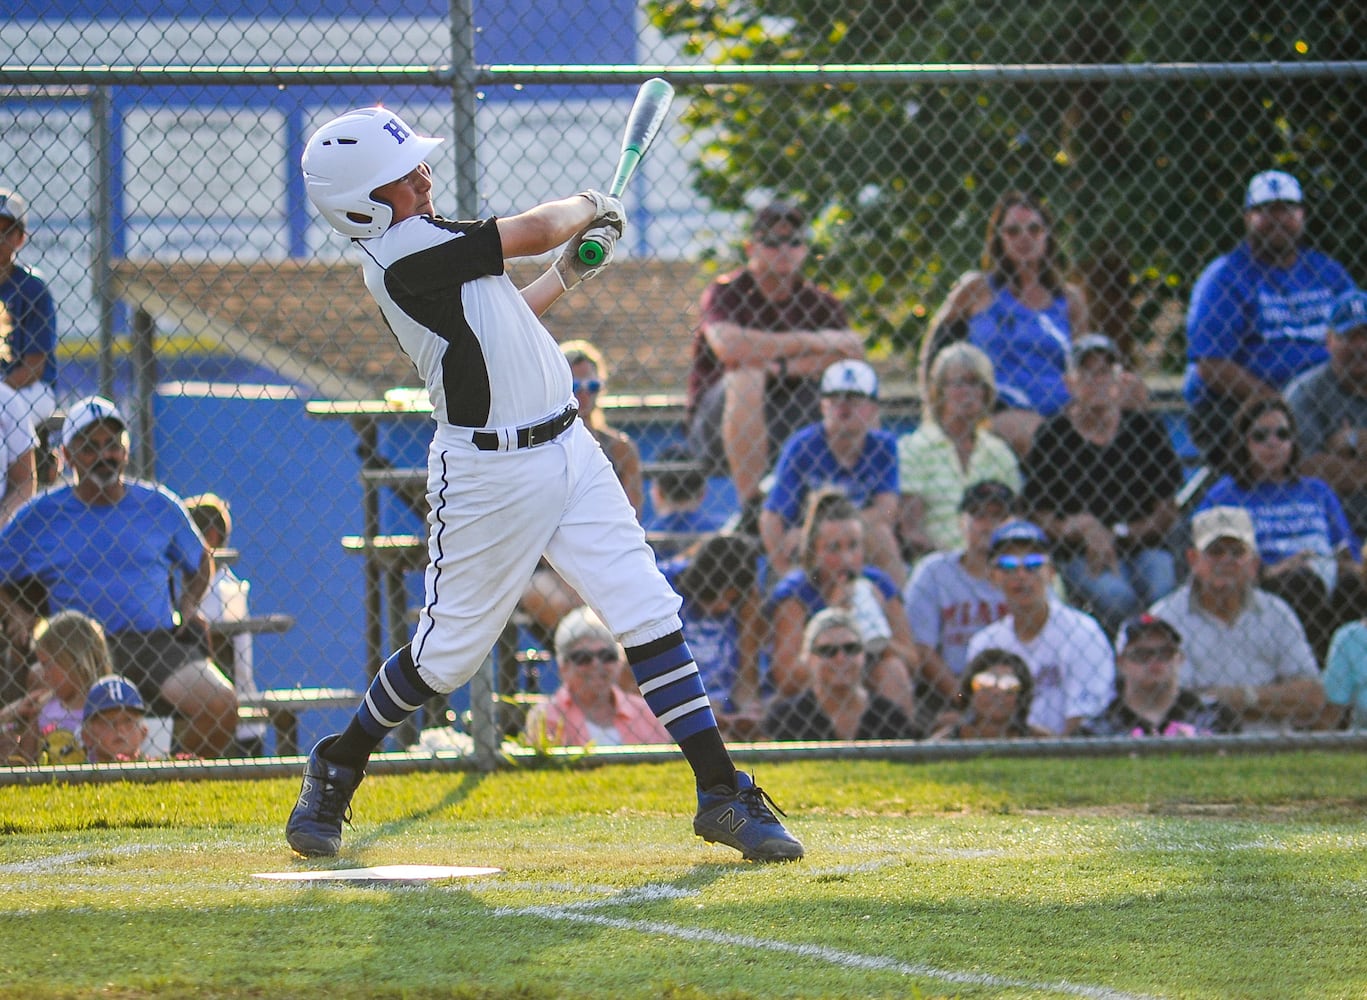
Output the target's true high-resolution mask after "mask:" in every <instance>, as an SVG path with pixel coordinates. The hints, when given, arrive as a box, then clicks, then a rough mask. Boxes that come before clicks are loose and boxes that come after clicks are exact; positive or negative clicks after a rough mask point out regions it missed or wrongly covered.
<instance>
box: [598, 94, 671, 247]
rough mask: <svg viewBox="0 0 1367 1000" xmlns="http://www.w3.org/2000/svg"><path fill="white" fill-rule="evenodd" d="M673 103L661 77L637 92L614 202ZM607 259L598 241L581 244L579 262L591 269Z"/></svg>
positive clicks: (614, 180) (614, 186)
mask: <svg viewBox="0 0 1367 1000" xmlns="http://www.w3.org/2000/svg"><path fill="white" fill-rule="evenodd" d="M673 101H674V88H673V87H672V86H670V85H669V83H668V81H666V80H662V79H660V77H658V76H655V77H651V78H650V79H649V80H647V81H646V82H645V83H643V84H641V89H640V90H638V91H636V100H635V101H634V102H633V103H632V105H631V113H630V114H628V115H627V124H626V128H625V129H623V131H622V152H621V154H620V155H619V156H618V157H617V172H616V173H615V174H613V177H612V183H611V184H609V185H608V194H610V195H612V196H613V197H614V198H616V197H619V196H620V195H621V194H622V192H623V191H625V190H626V189H627V182H628V181H629V180H631V175H632V174H634V173H635V172H636V167H637V166H638V165H639V164H640V162H641V160H642V159H643V158H644V157H645V155H646V150H648V149H650V144H651V143H653V142H654V141H655V137H656V136H657V135H659V134H660V128H661V126H663V125H664V122H665V116H666V115H668V114H669V105H670V104H671V103H673ZM604 256H605V253H604V250H603V247H602V246H601V245H600V244H599V243H597V242H595V241H594V240H585V241H584V242H583V243H581V244H579V259H580V260H581V261H583V262H584V263H585V264H588V265H589V266H590V267H592V266H594V265H596V264H601V263H602V262H603V257H604Z"/></svg>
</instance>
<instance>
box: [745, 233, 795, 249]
mask: <svg viewBox="0 0 1367 1000" xmlns="http://www.w3.org/2000/svg"><path fill="white" fill-rule="evenodd" d="M755 242H757V243H758V244H759V245H760V246H762V247H768V248H769V249H770V250H777V249H778V248H779V247H800V246H802V245H803V244H804V243H806V242H807V241H806V239H805V238H803V237H801V236H761V237H760V238H759V239H758V240H756V241H755Z"/></svg>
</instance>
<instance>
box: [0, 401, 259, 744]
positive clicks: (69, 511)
mask: <svg viewBox="0 0 1367 1000" xmlns="http://www.w3.org/2000/svg"><path fill="white" fill-rule="evenodd" d="M62 447H63V450H64V451H65V453H66V459H67V462H68V463H69V464H70V466H71V469H72V471H73V473H74V474H75V478H76V483H75V485H74V486H59V487H56V488H54V489H51V490H47V491H46V492H44V493H41V494H39V495H38V496H37V497H35V498H34V499H33V500H31V501H29V503H27V504H25V505H24V506H23V507H22V508H20V509H19V512H18V513H17V514H16V515H15V516H14V520H12V521H11V522H10V523H9V524H8V525H6V526H5V528H4V529H3V530H0V591H3V592H4V595H5V598H6V601H5V604H6V605H7V609H8V610H11V611H13V610H14V608H15V604H16V602H17V601H18V600H21V599H23V598H24V597H28V598H29V599H30V600H32V599H33V597H32V595H35V593H36V594H41V595H44V596H45V603H46V604H47V611H48V613H54V612H57V611H65V610H67V609H68V608H72V609H75V610H77V611H80V612H83V613H84V614H87V615H89V616H90V617H91V618H94V619H95V620H96V621H98V622H99V623H100V624H101V625H103V626H104V630H105V634H106V637H107V639H108V643H109V656H110V659H111V661H112V662H113V664H114V669H115V671H116V672H117V673H120V674H122V675H124V676H125V677H127V678H128V679H129V680H130V681H132V682H133V683H134V684H136V685H137V687H138V688H139V690H140V692H141V693H142V696H143V698H144V700H146V701H147V703H148V705H149V706H150V707H151V709H152V710H153V711H154V712H159V713H161V714H170V713H174V714H175V715H177V716H179V717H180V720H181V721H182V722H183V725H181V726H178V727H177V735H178V738H179V741H180V746H181V748H182V749H183V750H185V751H186V752H188V753H191V754H194V755H196V756H200V757H213V756H221V755H222V753H223V752H224V750H225V749H226V748H227V747H228V745H229V744H230V743H231V741H232V738H233V734H234V732H235V731H236V729H237V696H236V694H235V693H234V692H233V686H232V684H231V683H230V682H229V681H228V679H227V678H226V677H224V676H223V673H222V672H221V671H220V670H219V669H218V668H217V667H216V666H214V664H213V663H212V662H211V661H210V660H209V658H208V655H207V652H206V648H207V640H208V626H207V625H206V623H205V621H204V618H203V616H202V615H201V614H200V611H199V605H200V601H201V600H203V598H204V594H205V591H206V589H207V588H208V585H209V581H210V579H211V578H212V577H213V573H214V560H213V556H212V554H211V553H210V551H209V548H208V546H207V545H205V543H204V539H203V538H202V537H201V536H200V534H199V532H198V531H197V530H196V529H195V526H194V524H193V522H191V520H190V515H189V513H188V512H187V511H186V509H185V505H184V503H183V502H182V501H181V499H180V498H179V497H177V496H176V495H175V494H174V493H172V492H171V491H170V490H167V489H166V488H165V487H162V486H157V485H154V484H152V483H145V482H141V481H139V480H135V479H127V478H125V476H124V470H125V468H126V467H127V465H128V425H127V422H126V421H125V420H124V418H123V416H122V415H121V414H120V413H119V411H118V410H117V409H116V408H115V406H114V404H113V403H111V402H110V401H109V400H107V399H104V398H102V397H100V396H89V397H87V398H85V399H82V400H79V401H77V402H76V403H74V404H72V405H71V406H70V407H69V408H68V409H67V416H66V421H65V423H64V424H63V427H62ZM177 574H178V575H179V577H180V580H181V586H180V588H179V589H180V594H179V605H180V606H179V611H180V624H179V627H177V624H176V622H175V618H174V612H175V610H176V609H175V608H174V607H173V606H172V603H171V588H170V586H169V581H170V580H171V579H172V578H174V577H175V576H176V575H177ZM38 600H40V601H41V600H43V597H39V598H38Z"/></svg>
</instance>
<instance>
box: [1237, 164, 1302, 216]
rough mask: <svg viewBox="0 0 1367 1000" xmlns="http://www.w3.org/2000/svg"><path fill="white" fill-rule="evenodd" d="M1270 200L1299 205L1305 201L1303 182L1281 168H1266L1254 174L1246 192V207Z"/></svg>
mask: <svg viewBox="0 0 1367 1000" xmlns="http://www.w3.org/2000/svg"><path fill="white" fill-rule="evenodd" d="M1270 201H1291V202H1295V203H1296V204H1297V205H1299V204H1301V203H1302V202H1304V201H1305V196H1304V195H1303V194H1302V193H1301V182H1300V181H1298V180H1296V178H1294V177H1292V176H1291V175H1290V174H1288V173H1286V172H1285V171H1281V170H1264V171H1263V172H1262V173H1260V174H1254V175H1253V179H1252V180H1250V181H1249V182H1248V191H1247V192H1246V193H1245V194H1244V208H1245V209H1250V208H1256V207H1257V206H1259V205H1266V204H1267V203H1268V202H1270Z"/></svg>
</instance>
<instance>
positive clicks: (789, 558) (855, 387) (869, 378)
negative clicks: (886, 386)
mask: <svg viewBox="0 0 1367 1000" xmlns="http://www.w3.org/2000/svg"><path fill="white" fill-rule="evenodd" d="M826 486H836V487H839V488H840V489H842V490H844V491H845V493H846V495H848V496H849V498H850V500H851V502H853V503H854V505H855V506H856V507H858V508H859V509H860V511H861V513H862V514H863V519H864V545H865V552H866V555H867V560H868V562H870V563H872V564H873V565H874V566H877V567H878V568H879V569H881V570H882V571H883V572H884V573H886V574H888V576H890V577H892V579H893V581H894V582H895V583H896V584H897V586H898V588H901V587H902V585H903V584H905V583H906V582H907V568H906V565H905V564H904V563H903V562H902V556H901V553H900V551H899V550H898V546H897V533H896V527H895V526H896V523H897V504H898V500H899V493H898V474H897V438H896V437H895V436H894V435H893V434H891V433H890V432H888V431H884V430H879V429H878V375H877V373H876V372H875V371H874V370H873V368H872V367H871V366H870V365H869V364H868V363H867V362H864V361H837V362H836V363H835V364H833V365H831V366H830V367H828V368H827V369H826V371H825V372H824V373H823V374H822V376H821V422H820V423H818V424H812V425H810V426H808V427H804V428H802V429H801V430H800V431H798V432H797V433H795V434H794V435H793V436H792V437H790V438H789V439H788V441H787V443H786V444H784V446H783V451H782V452H780V453H779V456H778V465H777V466H775V468H774V483H773V486H771V487H770V489H769V493H768V495H767V496H766V497H765V498H764V507H763V509H762V510H761V511H760V517H759V534H760V540H761V541H763V542H764V551H765V554H766V555H767V556H768V557H769V566H770V570H771V572H773V574H774V576H775V578H776V579H777V578H781V577H782V576H783V574H784V573H786V572H788V570H790V569H792V568H793V567H794V565H796V559H795V555H796V546H797V536H798V534H799V529H800V527H801V524H802V519H803V517H804V515H805V509H806V505H807V497H808V496H810V495H811V494H812V493H813V492H814V491H816V490H818V489H820V488H822V487H826Z"/></svg>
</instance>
